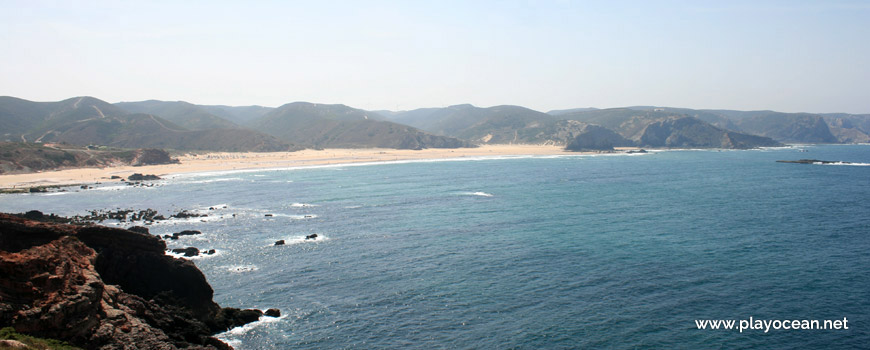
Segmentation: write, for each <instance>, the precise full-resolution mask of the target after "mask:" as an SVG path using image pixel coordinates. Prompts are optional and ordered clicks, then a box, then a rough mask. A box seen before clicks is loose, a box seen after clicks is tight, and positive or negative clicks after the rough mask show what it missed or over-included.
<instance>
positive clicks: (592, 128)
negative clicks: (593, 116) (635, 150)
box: [565, 124, 635, 151]
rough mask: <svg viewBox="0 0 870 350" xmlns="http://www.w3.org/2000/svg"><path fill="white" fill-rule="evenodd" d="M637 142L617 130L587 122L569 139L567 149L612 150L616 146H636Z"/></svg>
mask: <svg viewBox="0 0 870 350" xmlns="http://www.w3.org/2000/svg"><path fill="white" fill-rule="evenodd" d="M634 145H635V143H634V142H633V141H631V140H629V139H627V138H625V137H622V135H620V134H617V133H616V132H615V131H613V130H610V129H608V128H605V127H603V126H598V125H589V124H586V125H585V126H584V127H583V129H582V130H580V132H579V133H578V134H577V135H575V136H574V138H573V139H571V140H569V142H568V144H567V145H566V146H565V150H567V151H611V150H613V148H614V147H627V146H634Z"/></svg>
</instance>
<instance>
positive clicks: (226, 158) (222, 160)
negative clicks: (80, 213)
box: [0, 145, 618, 190]
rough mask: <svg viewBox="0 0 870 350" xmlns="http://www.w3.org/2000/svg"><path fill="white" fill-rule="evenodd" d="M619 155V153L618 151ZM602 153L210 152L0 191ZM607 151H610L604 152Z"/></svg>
mask: <svg viewBox="0 0 870 350" xmlns="http://www.w3.org/2000/svg"><path fill="white" fill-rule="evenodd" d="M617 152H618V151H617ZM597 153H599V152H571V151H565V150H564V148H563V147H562V146H542V145H482V146H480V147H477V148H430V149H424V150H396V149H384V148H362V149H324V150H310V149H306V150H302V151H296V152H263V153H260V152H209V153H198V154H197V153H188V154H185V155H182V156H180V157H178V160H179V161H180V162H181V163H180V164H162V165H146V166H129V165H123V166H113V167H105V168H73V169H63V170H51V171H43V172H36V173H26V174H9V175H0V189H4V190H12V189H19V188H31V187H65V186H73V185H84V184H93V183H97V182H105V181H117V180H113V179H110V178H111V177H112V176H120V177H122V178H125V179H126V178H127V177H128V176H130V175H131V174H133V173H141V174H154V175H157V176H160V177H164V176H170V175H179V174H191V173H204V172H214V171H233V170H257V169H281V168H297V167H309V166H323V165H343V164H354V163H390V162H400V161H415V160H440V159H461V158H474V157H497V156H547V155H583V154H597ZM601 153H605V152H601Z"/></svg>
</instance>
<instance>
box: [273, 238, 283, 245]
mask: <svg viewBox="0 0 870 350" xmlns="http://www.w3.org/2000/svg"><path fill="white" fill-rule="evenodd" d="M275 245H284V240H283V239H282V240H278V241H275Z"/></svg>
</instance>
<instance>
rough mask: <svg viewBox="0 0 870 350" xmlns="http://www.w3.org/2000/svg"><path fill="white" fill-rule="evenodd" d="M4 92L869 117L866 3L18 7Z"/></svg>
mask: <svg viewBox="0 0 870 350" xmlns="http://www.w3.org/2000/svg"><path fill="white" fill-rule="evenodd" d="M0 50H2V51H0V95H10V96H16V97H20V98H24V99H29V100H35V101H56V100H62V99H65V98H69V97H73V96H81V95H89V96H94V97H97V98H100V99H103V100H106V101H109V102H119V101H138V100H144V99H159V100H173V101H174V100H184V101H188V102H192V103H197V104H229V105H252V104H258V105H264V106H278V105H281V104H284V103H287V102H293V101H310V102H319V103H343V104H346V105H350V106H353V107H357V108H364V109H391V110H407V109H414V108H420V107H441V106H447V105H453V104H460V103H471V104H474V105H478V106H483V107H488V106H493V105H500V104H513V105H522V106H526V107H529V108H533V109H537V110H541V111H548V110H551V109H564V108H573V107H589V106H593V107H599V108H607V107H620V106H629V105H659V106H674V107H689V108H727V109H741V110H753V109H774V110H779V111H786V112H799V111H805V112H851V113H870V1H710V2H702V1H664V2H661V1H625V2H617V1H601V2H597V1H596V2H592V1H444V0H440V1H425V2H424V1H274V2H272V1H248V2H242V1H233V2H222V1H203V2H198V1H166V2H164V1H137V2H128V1H123V2H122V1H107V2H97V1H93V2H88V1H82V2H79V1H51V2H47V1H46V2H43V1H33V0H29V1H8V0H0Z"/></svg>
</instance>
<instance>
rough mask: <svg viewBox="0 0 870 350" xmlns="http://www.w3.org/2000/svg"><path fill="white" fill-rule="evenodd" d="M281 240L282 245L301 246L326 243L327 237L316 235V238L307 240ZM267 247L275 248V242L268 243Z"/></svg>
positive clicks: (297, 238) (302, 237)
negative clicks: (303, 244)
mask: <svg viewBox="0 0 870 350" xmlns="http://www.w3.org/2000/svg"><path fill="white" fill-rule="evenodd" d="M282 240H283V241H284V245H294V244H301V243H318V242H323V241H328V240H329V237H326V236H324V235H322V234H317V237H314V238H309V239H305V236H293V237H288V238H284V239H282ZM269 246H270V247H272V246H275V242H274V241H272V242H270V243H269ZM279 247H280V246H279Z"/></svg>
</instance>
